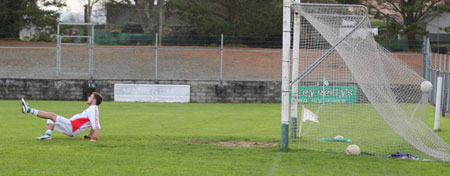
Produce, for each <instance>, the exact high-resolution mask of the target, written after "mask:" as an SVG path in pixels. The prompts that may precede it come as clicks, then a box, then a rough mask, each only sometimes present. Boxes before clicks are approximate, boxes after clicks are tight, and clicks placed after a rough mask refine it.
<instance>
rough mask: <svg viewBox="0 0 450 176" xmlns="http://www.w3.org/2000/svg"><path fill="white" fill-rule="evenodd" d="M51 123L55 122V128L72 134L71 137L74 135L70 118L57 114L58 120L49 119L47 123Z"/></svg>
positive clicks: (69, 134)
mask: <svg viewBox="0 0 450 176" xmlns="http://www.w3.org/2000/svg"><path fill="white" fill-rule="evenodd" d="M49 123H53V124H55V128H54V130H56V131H59V132H61V133H64V134H65V135H67V136H70V137H73V136H74V135H73V132H72V123H71V122H70V120H69V119H66V118H64V117H61V116H57V117H56V122H53V120H50V119H48V120H47V124H49Z"/></svg>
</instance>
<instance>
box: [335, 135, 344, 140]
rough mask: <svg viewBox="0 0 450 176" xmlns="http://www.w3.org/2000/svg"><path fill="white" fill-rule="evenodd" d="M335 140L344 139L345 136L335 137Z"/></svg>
mask: <svg viewBox="0 0 450 176" xmlns="http://www.w3.org/2000/svg"><path fill="white" fill-rule="evenodd" d="M334 139H344V136H340V135H337V136H335V137H334Z"/></svg>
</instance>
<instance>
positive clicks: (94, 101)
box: [87, 92, 103, 106]
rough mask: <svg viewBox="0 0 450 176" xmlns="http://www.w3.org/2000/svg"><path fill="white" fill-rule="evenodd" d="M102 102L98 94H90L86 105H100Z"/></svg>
mask: <svg viewBox="0 0 450 176" xmlns="http://www.w3.org/2000/svg"><path fill="white" fill-rule="evenodd" d="M102 101H103V96H102V95H101V94H100V93H97V92H92V93H91V95H90V96H89V97H88V101H87V104H88V105H97V106H98V105H100V104H101V103H102Z"/></svg>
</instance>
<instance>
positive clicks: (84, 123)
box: [69, 105, 100, 136]
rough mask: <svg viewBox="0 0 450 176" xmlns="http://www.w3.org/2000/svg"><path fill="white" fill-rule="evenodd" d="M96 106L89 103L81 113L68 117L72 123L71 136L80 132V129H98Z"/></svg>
mask: <svg viewBox="0 0 450 176" xmlns="http://www.w3.org/2000/svg"><path fill="white" fill-rule="evenodd" d="M98 117H99V113H98V106H96V105H91V106H89V107H88V108H87V109H86V110H84V111H83V112H82V113H79V114H76V115H74V116H72V118H70V119H69V120H70V122H71V124H72V133H73V136H76V135H78V134H80V133H81V132H82V131H84V130H86V129H88V128H89V127H91V128H92V129H93V130H96V129H100V122H99V120H98Z"/></svg>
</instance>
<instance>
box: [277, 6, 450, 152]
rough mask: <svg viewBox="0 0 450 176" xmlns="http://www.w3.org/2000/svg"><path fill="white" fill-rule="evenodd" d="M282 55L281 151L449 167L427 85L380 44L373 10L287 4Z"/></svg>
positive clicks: (449, 148)
mask: <svg viewBox="0 0 450 176" xmlns="http://www.w3.org/2000/svg"><path fill="white" fill-rule="evenodd" d="M291 29H293V32H292V31H291ZM291 37H292V38H291ZM291 42H292V43H291ZM291 47H292V48H291ZM291 49H292V57H291V56H290V53H291ZM282 52H283V53H282V57H283V58H282V59H283V65H282V68H283V72H282V99H281V101H282V102H281V104H282V108H281V109H282V111H281V124H282V130H281V131H282V134H281V137H282V138H281V147H282V149H287V148H288V144H289V146H290V147H289V148H302V149H310V150H319V151H333V152H345V151H346V147H347V146H349V145H351V144H356V145H358V146H359V148H360V151H361V154H365V155H374V156H384V157H385V156H388V157H396V156H398V155H400V156H402V157H405V156H406V157H409V158H413V159H429V160H441V161H450V146H449V145H448V144H447V143H446V142H445V141H443V140H442V139H441V138H440V137H439V136H438V135H437V134H436V133H435V132H434V131H433V130H432V129H430V127H429V126H428V125H427V124H426V123H425V118H426V117H427V109H428V103H427V100H428V97H429V95H430V92H429V91H424V89H423V87H422V89H421V84H422V83H423V82H424V81H425V80H424V79H423V78H422V77H421V76H420V75H418V74H417V73H416V72H414V71H413V70H412V69H411V68H410V67H409V66H407V65H406V64H404V63H403V62H401V61H400V60H399V59H397V58H396V57H395V56H394V55H393V54H392V53H390V52H389V51H387V50H386V49H384V48H383V47H382V46H380V45H379V44H378V43H377V42H376V41H375V40H374V37H373V34H372V33H371V26H370V21H369V18H368V10H367V8H366V7H364V6H361V5H341V4H309V3H300V2H299V0H296V1H290V0H284V2H283V49H282ZM291 59H292V64H291ZM291 67H292V70H290V69H291ZM299 73H300V74H299ZM290 74H291V75H290ZM290 86H291V90H292V91H291V92H290ZM289 93H291V99H290V98H289ZM298 106H301V107H302V109H301V110H300V112H298V111H299V110H298ZM298 114H302V116H301V117H297V115H298ZM289 122H290V123H289ZM289 125H290V127H289ZM289 130H291V131H290V133H289ZM297 132H298V133H297ZM289 134H290V135H289ZM410 156H414V157H410Z"/></svg>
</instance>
